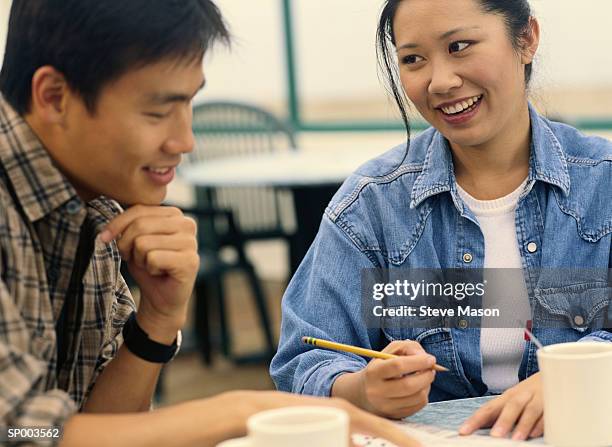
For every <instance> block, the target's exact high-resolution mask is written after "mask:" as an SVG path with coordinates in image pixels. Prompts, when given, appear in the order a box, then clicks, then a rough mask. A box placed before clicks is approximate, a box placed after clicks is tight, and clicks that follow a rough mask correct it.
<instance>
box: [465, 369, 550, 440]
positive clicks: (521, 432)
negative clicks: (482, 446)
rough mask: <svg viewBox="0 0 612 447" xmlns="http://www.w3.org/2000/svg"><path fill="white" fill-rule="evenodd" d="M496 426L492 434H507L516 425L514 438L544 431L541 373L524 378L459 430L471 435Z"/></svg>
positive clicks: (536, 434)
mask: <svg viewBox="0 0 612 447" xmlns="http://www.w3.org/2000/svg"><path fill="white" fill-rule="evenodd" d="M491 426H492V427H493V428H492V429H491V436H494V437H499V438H503V437H506V436H507V435H508V434H509V433H510V432H512V429H513V428H514V433H513V435H512V439H513V440H525V439H527V438H537V437H539V436H542V435H543V434H544V405H543V398H542V383H541V379H540V373H536V374H534V375H532V376H531V377H529V378H527V379H525V380H523V381H522V382H520V383H519V384H518V385H515V386H513V387H512V388H510V389H508V390H507V391H506V392H505V393H503V394H502V395H501V396H499V397H498V398H496V399H493V400H491V401H489V402H487V403H486V404H484V405H483V406H482V407H480V408H479V409H478V410H477V411H475V412H474V414H473V415H472V416H470V418H469V419H468V420H467V421H465V423H464V424H463V425H462V426H461V428H460V429H459V433H460V434H462V435H469V434H471V433H473V432H474V431H476V430H478V429H480V428H483V427H491Z"/></svg>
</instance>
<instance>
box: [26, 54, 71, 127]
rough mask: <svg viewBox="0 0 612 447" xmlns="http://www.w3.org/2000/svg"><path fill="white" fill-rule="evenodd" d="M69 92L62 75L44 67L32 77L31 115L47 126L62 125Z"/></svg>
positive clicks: (47, 66)
mask: <svg viewBox="0 0 612 447" xmlns="http://www.w3.org/2000/svg"><path fill="white" fill-rule="evenodd" d="M69 95H70V91H69V89H68V83H67V82H66V78H65V77H64V75H63V74H62V73H61V72H59V71H58V70H56V69H55V68H53V67H51V66H49V65H45V66H44V67H40V68H39V69H38V70H36V72H35V73H34V76H32V102H31V109H30V112H31V114H35V115H36V116H37V117H38V119H39V120H41V121H43V122H46V123H48V124H59V125H62V124H63V123H64V119H65V115H66V108H67V102H68V97H69Z"/></svg>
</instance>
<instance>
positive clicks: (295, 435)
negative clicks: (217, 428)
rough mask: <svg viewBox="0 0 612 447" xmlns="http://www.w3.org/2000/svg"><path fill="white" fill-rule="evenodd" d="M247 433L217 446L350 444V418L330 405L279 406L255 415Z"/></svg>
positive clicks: (321, 446)
mask: <svg viewBox="0 0 612 447" xmlns="http://www.w3.org/2000/svg"><path fill="white" fill-rule="evenodd" d="M247 432H248V436H247V437H246V438H240V439H233V440H231V441H225V442H222V443H221V444H217V447H315V446H316V447H347V446H348V445H349V417H348V414H347V413H346V411H344V410H340V409H337V408H330V407H316V406H312V407H287V408H279V409H276V410H268V411H263V412H261V413H257V414H255V415H253V416H251V417H250V418H249V420H248V421H247Z"/></svg>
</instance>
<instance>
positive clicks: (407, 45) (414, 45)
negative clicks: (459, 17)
mask: <svg viewBox="0 0 612 447" xmlns="http://www.w3.org/2000/svg"><path fill="white" fill-rule="evenodd" d="M473 29H480V27H479V26H461V27H459V28H453V29H452V30H449V31H446V32H445V33H442V34H441V35H440V37H438V40H444V39H448V38H449V37H450V36H452V35H453V34H456V33H459V32H461V31H467V30H473ZM418 47H419V44H417V43H412V42H409V43H405V44H403V45H400V46H399V47H397V49H398V50H403V49H411V48H418Z"/></svg>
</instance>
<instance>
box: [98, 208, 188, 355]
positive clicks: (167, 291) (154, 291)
mask: <svg viewBox="0 0 612 447" xmlns="http://www.w3.org/2000/svg"><path fill="white" fill-rule="evenodd" d="M195 234H196V223H195V222H194V221H193V219H190V218H188V217H185V216H184V215H183V213H182V212H181V210H179V209H178V208H173V207H167V206H144V205H135V206H133V207H131V208H129V209H128V210H127V211H125V212H124V213H123V214H121V215H119V216H117V217H116V218H115V219H113V220H112V221H111V222H110V223H109V224H108V225H107V226H106V228H105V230H104V231H103V232H102V233H101V234H100V238H101V240H102V241H103V242H107V243H108V242H110V241H111V240H113V239H115V240H116V241H117V247H118V248H119V252H120V254H121V258H122V259H123V260H124V261H125V262H127V263H128V268H129V271H130V274H131V275H132V276H133V278H134V280H135V281H136V282H137V283H138V286H139V287H140V290H141V299H140V305H139V308H138V313H137V319H138V324H139V325H140V326H141V327H142V328H143V329H144V330H145V332H147V334H149V337H150V338H152V339H153V340H155V341H158V342H160V343H166V344H170V343H172V341H173V340H174V338H175V337H176V333H177V331H178V330H179V329H180V328H181V327H182V326H183V324H184V322H185V319H186V314H187V303H188V300H189V297H190V296H191V292H192V290H193V284H194V282H195V277H196V274H197V271H198V268H199V257H198V248H197V241H196V237H195Z"/></svg>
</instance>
